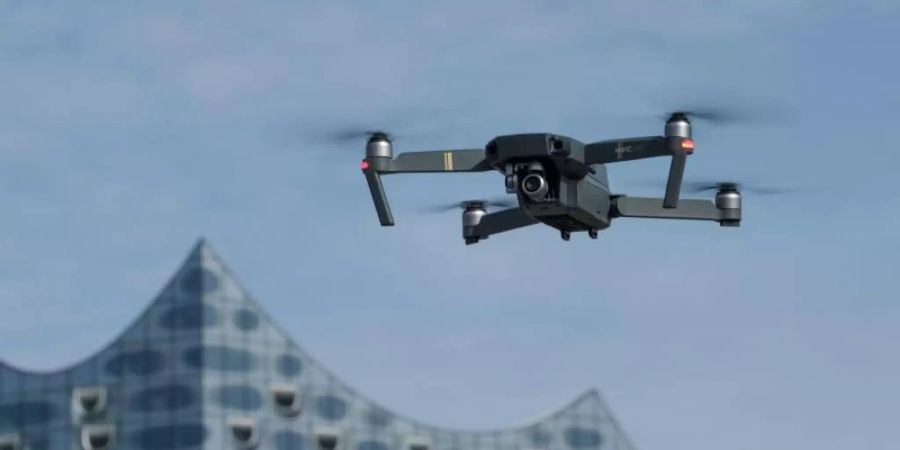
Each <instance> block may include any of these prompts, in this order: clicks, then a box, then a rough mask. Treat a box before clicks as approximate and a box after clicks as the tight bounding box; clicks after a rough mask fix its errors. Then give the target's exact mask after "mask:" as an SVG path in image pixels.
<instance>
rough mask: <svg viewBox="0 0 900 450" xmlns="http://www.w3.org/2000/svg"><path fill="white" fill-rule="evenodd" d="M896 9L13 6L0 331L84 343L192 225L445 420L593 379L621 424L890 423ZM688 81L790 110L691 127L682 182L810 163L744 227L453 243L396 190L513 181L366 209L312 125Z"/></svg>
mask: <svg viewBox="0 0 900 450" xmlns="http://www.w3.org/2000/svg"><path fill="white" fill-rule="evenodd" d="M898 21H900V8H898V7H897V6H895V2H893V1H889V0H883V1H857V2H827V3H826V2H815V1H811V0H785V1H774V0H765V1H734V2H719V1H701V0H690V1H679V2H673V1H669V2H663V1H651V0H638V1H630V2H603V3H600V2H581V1H571V2H558V1H556V2H549V1H537V0H523V1H517V2H513V1H510V0H498V1H494V2H490V3H487V2H477V1H471V0H463V1H453V2H442V1H433V2H412V1H396V2H391V3H389V4H380V5H377V6H376V5H371V4H368V3H365V2H333V1H330V2H325V1H292V2H282V1H266V2H252V3H248V2H237V1H229V0H219V1H216V2H206V1H198V2H191V3H189V4H187V2H168V1H154V2H139V1H132V2H96V3H93V4H92V5H91V6H85V5H84V4H75V3H73V2H61V1H53V0H41V1H8V2H4V3H3V4H2V6H0V207H2V209H0V211H2V212H0V308H2V310H3V311H4V313H3V314H2V315H0V342H2V343H3V345H2V346H0V358H2V359H4V360H5V361H8V362H11V363H14V364H17V365H21V366H24V367H28V368H34V369H53V368H56V367H60V366H62V365H66V364H69V363H72V362H74V361H76V360H78V359H80V358H82V357H83V356H86V355H88V354H90V353H92V352H93V351H95V350H96V349H98V348H99V347H101V346H102V345H104V344H105V343H106V342H107V341H109V340H110V339H112V338H113V337H114V336H115V335H116V334H117V333H118V332H119V331H120V330H121V329H122V328H123V327H124V325H125V324H126V323H127V322H128V321H129V320H131V319H132V318H133V317H134V316H135V315H136V314H138V313H139V311H140V310H141V309H142V307H143V306H144V305H145V304H146V303H147V302H148V301H150V299H151V298H152V297H153V295H154V294H155V292H156V291H157V290H158V289H159V288H160V287H161V286H162V284H163V283H164V282H165V280H166V278H167V277H168V276H169V275H170V274H171V272H172V271H173V270H174V269H175V268H176V266H177V264H178V263H179V262H180V260H181V258H182V257H183V256H184V255H185V253H186V252H187V251H188V249H189V248H190V246H191V245H192V244H193V243H194V241H195V240H196V239H197V238H198V237H200V236H205V237H206V238H208V240H209V241H210V242H211V243H212V245H213V246H214V247H215V248H216V249H217V250H218V252H219V253H220V254H221V255H222V256H223V257H224V258H225V260H226V261H228V262H229V263H230V265H231V267H232V269H233V270H234V271H235V272H236V273H237V274H238V275H239V276H240V277H241V281H242V282H243V283H244V284H245V285H246V287H247V288H248V289H249V290H250V291H251V292H252V293H253V294H254V295H255V296H256V297H258V298H259V300H260V301H261V302H262V304H263V305H264V306H265V307H267V308H268V310H269V311H270V312H271V313H272V315H273V316H275V317H278V318H280V323H281V325H282V326H283V327H284V328H285V329H286V330H287V331H288V332H290V333H291V334H292V335H293V336H294V337H295V338H297V340H298V341H299V342H300V343H301V344H302V345H303V346H304V347H305V348H306V349H307V350H309V351H310V352H311V353H312V354H313V355H316V356H317V357H318V358H319V359H321V360H322V361H323V362H324V363H325V364H326V365H327V366H328V367H329V368H331V369H332V370H334V371H335V372H336V373H338V374H341V375H343V376H344V378H346V379H347V380H348V382H350V383H351V384H352V385H354V386H356V387H358V388H359V389H360V390H361V391H364V392H366V393H368V394H370V395H371V396H372V397H373V398H374V399H376V400H378V401H380V402H382V403H384V404H386V405H389V406H391V407H393V408H394V409H396V410H398V411H400V412H403V413H405V414H409V415H413V416H416V417H420V418H422V419H425V420H428V421H430V422H433V423H436V424H440V425H446V426H458V427H475V428H484V427H493V426H503V425H509V424H514V423H518V422H520V421H521V420H524V419H527V418H529V417H532V416H534V415H537V414H539V413H541V412H543V411H544V410H546V409H547V408H550V407H553V406H555V405H558V404H560V403H562V402H564V401H566V400H569V399H571V398H572V397H574V396H575V395H577V394H578V393H580V392H581V391H582V390H583V389H586V388H588V387H591V386H597V387H598V388H600V390H601V391H602V392H603V393H604V395H605V397H606V398H607V400H608V401H609V403H610V404H611V406H612V408H613V409H614V412H615V413H616V414H617V416H618V417H619V419H620V421H621V422H622V424H623V426H624V427H625V429H626V430H627V431H628V432H629V434H630V435H631V437H632V438H633V440H634V441H635V442H636V443H637V444H638V446H639V447H640V448H642V449H660V448H666V449H671V450H680V449H721V448H731V449H753V448H762V447H764V448H767V449H772V450H780V449H785V450H787V449H798V448H817V449H821V450H824V449H841V448H848V447H853V448H866V449H868V450H882V449H888V448H891V449H893V448H894V447H895V446H896V442H897V441H898V440H900V431H898V427H897V426H896V423H895V422H896V421H895V420H893V417H896V405H897V404H898V402H900V389H898V388H897V385H896V380H897V379H900V360H898V358H897V355H898V353H897V350H896V343H897V342H898V339H900V306H898V301H897V298H898V290H900V289H898V287H897V284H896V273H897V270H896V255H897V253H898V250H900V239H898V238H897V235H896V233H897V231H896V230H897V229H898V225H900V200H898V196H897V195H896V194H895V189H896V188H897V187H898V184H900V183H898V182H897V177H896V167H897V165H898V163H900V156H898V153H897V152H896V149H895V148H894V147H895V142H896V140H895V134H896V127H897V123H898V121H900V87H898V85H897V80H898V79H900V63H898V60H897V58H896V43H897V42H900V28H898V27H897V26H896V24H897V23H900V22H898ZM696 99H702V100H707V101H710V102H722V103H738V104H758V105H778V106H779V107H781V108H782V109H781V110H782V111H788V112H789V114H787V116H788V117H786V118H785V119H784V120H779V121H774V122H773V123H768V124H748V125H746V126H740V127H738V126H733V127H715V128H712V127H708V126H707V127H704V126H703V125H702V124H698V126H697V127H696V129H695V131H696V136H695V137H696V139H697V142H698V148H697V151H696V153H695V154H694V155H693V156H692V157H691V159H690V161H689V163H688V177H693V178H705V177H712V178H730V177H738V178H744V179H750V180H754V181H757V182H759V183H769V184H773V185H787V186H794V185H801V186H811V187H815V188H816V190H815V191H813V192H810V193H804V194H797V195H793V196H783V197H768V198H754V197H752V196H750V195H748V196H746V197H745V209H744V217H745V220H744V225H743V227H742V228H739V229H721V228H719V227H717V226H715V225H710V224H705V223H677V222H676V223H671V222H663V221H637V220H635V221H626V220H621V221H619V222H617V223H616V224H615V225H614V227H613V228H612V229H610V230H608V231H606V232H604V233H603V234H601V237H600V239H598V240H596V241H590V240H587V239H586V238H585V237H584V236H577V237H575V238H573V240H572V241H571V242H568V243H565V242H563V241H561V240H560V239H559V237H558V234H557V233H555V232H553V231H552V230H550V229H547V228H541V227H532V228H529V229H526V230H520V231H516V232H512V233H509V234H506V235H500V236H497V237H495V238H492V239H491V240H489V241H486V242H484V243H483V244H479V245H477V246H469V247H466V246H464V245H462V239H461V237H460V233H461V232H460V223H459V217H457V216H456V214H453V213H450V214H447V215H445V216H427V215H421V214H418V213H417V212H416V209H417V208H419V207H421V206H423V205H427V204H429V203H431V202H433V201H447V202H449V201H456V200H461V199H466V198H478V197H482V196H486V195H492V194H501V193H502V192H503V191H502V189H503V187H502V178H500V177H498V176H491V175H489V174H478V175H460V176H453V177H436V176H430V177H429V176H407V177H393V178H390V179H388V180H387V189H388V190H389V194H390V197H391V202H392V205H393V207H394V210H395V217H396V219H397V222H398V225H397V226H396V227H394V228H392V229H383V228H380V227H379V226H378V223H377V218H376V216H375V213H374V210H373V208H372V205H371V200H370V198H369V194H368V192H367V191H366V188H365V184H364V181H363V178H362V176H361V175H360V173H359V171H358V165H357V164H358V160H359V158H360V157H361V155H362V148H361V147H360V148H359V149H356V148H349V149H348V148H337V147H334V146H328V145H324V144H322V142H321V141H320V140H317V139H316V136H318V133H321V132H322V130H323V129H324V128H325V127H328V126H335V125H341V124H347V123H350V124H361V125H366V126H389V127H395V128H400V129H401V131H402V130H411V131H416V132H419V134H417V137H415V138H411V139H408V140H406V141H398V143H397V150H398V151H404V150H417V149H422V150H424V149H436V148H441V147H444V146H447V147H451V148H452V147H472V146H481V145H483V144H484V143H486V142H487V141H488V140H489V139H490V138H491V137H493V136H494V135H497V134H503V133H512V132H530V131H538V130H542V131H549V132H558V133H563V134H568V135H571V136H573V137H575V138H578V139H581V140H583V141H590V140H594V139H607V138H613V137H626V136H633V135H647V134H658V133H660V132H661V131H662V124H661V123H659V122H658V121H655V120H653V119H647V118H646V117H645V116H646V115H647V114H650V113H658V112H660V110H661V109H665V108H668V107H673V106H677V104H678V103H679V102H685V101H692V100H696ZM666 169H667V162H666V161H665V160H658V161H644V162H640V163H627V164H623V165H622V166H620V167H611V168H610V177H611V180H612V183H613V186H614V188H615V190H617V191H619V192H627V193H631V194H634V195H658V194H660V192H656V191H657V190H654V189H648V188H647V187H646V186H644V185H642V184H641V183H640V181H643V180H646V179H647V178H659V179H662V178H663V177H664V176H665V174H666ZM529 263H530V264H532V265H529Z"/></svg>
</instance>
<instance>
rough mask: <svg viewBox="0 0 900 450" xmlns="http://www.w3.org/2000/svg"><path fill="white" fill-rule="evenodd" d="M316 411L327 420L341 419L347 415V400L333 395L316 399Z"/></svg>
mask: <svg viewBox="0 0 900 450" xmlns="http://www.w3.org/2000/svg"><path fill="white" fill-rule="evenodd" d="M316 412H317V413H318V414H319V416H320V417H322V418H323V419H326V420H341V419H343V418H344V416H345V415H347V402H345V401H343V400H341V399H340V398H337V397H335V396H333V395H326V396H322V397H319V398H317V399H316Z"/></svg>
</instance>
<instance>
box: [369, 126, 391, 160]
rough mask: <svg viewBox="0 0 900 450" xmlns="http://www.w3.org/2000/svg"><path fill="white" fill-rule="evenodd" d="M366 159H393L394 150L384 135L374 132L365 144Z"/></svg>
mask: <svg viewBox="0 0 900 450" xmlns="http://www.w3.org/2000/svg"><path fill="white" fill-rule="evenodd" d="M366 157H367V158H393V157H394V150H393V147H392V146H391V141H390V139H389V138H388V136H387V135H386V134H384V133H380V132H375V133H372V136H371V137H370V138H369V141H368V142H367V143H366Z"/></svg>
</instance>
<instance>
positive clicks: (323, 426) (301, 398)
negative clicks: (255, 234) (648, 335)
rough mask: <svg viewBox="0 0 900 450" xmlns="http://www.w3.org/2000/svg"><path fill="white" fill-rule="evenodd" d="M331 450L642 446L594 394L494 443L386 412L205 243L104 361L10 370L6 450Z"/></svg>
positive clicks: (4, 414) (0, 409)
mask: <svg viewBox="0 0 900 450" xmlns="http://www.w3.org/2000/svg"><path fill="white" fill-rule="evenodd" d="M6 345H9V344H8V343H5V345H2V346H0V349H2V348H3V347H5V346H6ZM473 407H477V405H473ZM323 448H324V449H345V450H388V449H409V450H426V449H427V450H432V449H433V450H482V449H484V450H487V449H497V450H500V449H509V450H513V449H516V450H525V449H535V450H537V449H543V450H554V449H555V450H566V449H573V450H578V449H584V450H598V449H599V450H606V449H609V450H619V449H621V450H626V449H631V448H632V447H631V445H630V443H629V442H628V440H627V438H626V436H625V435H624V433H623V432H622V430H621V429H620V428H619V427H618V425H617V424H616V421H615V419H614V418H613V417H612V415H611V413H610V411H609V409H608V408H607V407H606V405H605V404H604V403H603V401H602V399H601V398H600V395H599V394H598V393H597V392H596V391H594V390H591V391H588V392H586V393H584V394H582V395H581V396H579V397H578V398H576V399H575V400H574V401H572V402H571V403H570V404H568V405H567V406H565V407H563V408H561V409H560V410H558V411H555V412H553V413H552V414H549V415H547V416H546V417H544V418H542V419H540V420H537V421H535V422H533V423H530V424H528V425H525V426H521V427H515V428H507V429H498V430H494V431H478V432H466V431H458V430H450V429H444V428H440V427H436V426H431V425H427V424H423V423H421V422H418V421H416V420H413V419H410V418H407V417H403V416H401V415H398V414H396V413H394V412H392V411H389V410H387V409H385V408H382V407H380V406H379V405H377V404H375V403H374V402H372V401H370V400H368V399H367V398H365V397H363V396H362V395H361V394H359V393H357V392H356V391H354V390H353V389H352V388H350V387H348V386H347V385H345V384H344V383H342V382H341V381H340V380H339V379H338V378H337V377H336V376H335V375H332V374H331V373H330V372H328V371H327V370H326V369H324V368H323V367H322V366H321V365H319V364H318V363H317V362H316V361H315V360H313V359H312V358H310V357H309V355H307V354H306V353H305V352H304V350H303V349H302V348H300V347H299V346H297V345H296V344H295V343H294V342H293V341H292V340H291V339H290V338H289V337H288V336H287V335H286V334H285V333H284V332H283V331H282V330H281V329H280V328H279V327H278V326H276V324H275V323H274V321H272V320H271V318H269V317H268V316H267V315H266V314H265V313H264V312H263V311H262V309H261V308H260V307H259V304H258V303H257V302H256V301H255V300H253V299H252V298H251V297H250V296H249V294H247V292H246V291H245V290H244V289H243V288H241V286H239V285H238V283H237V282H236V281H235V278H234V277H233V276H232V275H231V273H230V272H229V270H228V268H226V266H225V265H224V264H223V263H222V261H221V260H220V259H219V258H218V257H217V256H216V254H215V253H214V252H213V250H212V249H211V248H210V247H209V246H208V245H207V244H205V243H204V242H203V241H201V242H199V243H198V244H197V245H196V246H195V248H194V249H193V250H192V251H191V253H190V255H189V256H188V257H187V260H186V261H185V262H184V263H183V265H182V266H181V268H180V269H178V271H177V272H176V273H175V275H174V276H173V277H172V278H171V280H170V281H169V282H168V284H167V285H166V286H165V288H164V289H163V290H162V291H161V292H160V293H159V295H158V296H157V298H156V300H154V301H153V302H152V303H151V304H150V306H149V307H148V308H147V309H146V310H145V311H144V313H143V314H141V316H140V317H139V318H138V319H137V320H136V321H135V322H134V323H132V324H131V325H130V326H129V327H128V328H127V329H126V330H125V331H124V333H122V334H121V335H120V336H119V337H118V338H117V339H116V340H115V341H114V342H113V343H112V344H110V345H108V346H107V347H106V348H104V349H102V350H101V351H99V352H98V353H97V354H95V355H93V356H91V357H90V358H88V359H86V360H84V361H82V362H80V363H78V364H76V365H74V366H72V367H69V368H66V369H63V370H60V371H56V372H48V373H34V372H27V371H23V370H19V369H16V368H13V367H10V366H9V365H6V364H3V363H2V362H0V450H14V449H15V450H25V449H28V450H70V449H96V450H99V449H121V450H126V449H128V450H132V449H133V450H165V449H195V450H200V449H204V450H205V449H216V450H230V449H275V450H289V449H297V450H299V449H310V450H312V449H323Z"/></svg>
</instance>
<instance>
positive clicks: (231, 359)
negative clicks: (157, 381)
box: [184, 345, 256, 372]
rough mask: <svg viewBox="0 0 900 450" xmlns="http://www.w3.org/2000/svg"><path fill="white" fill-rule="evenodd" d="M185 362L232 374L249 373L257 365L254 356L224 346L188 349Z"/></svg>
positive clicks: (197, 366)
mask: <svg viewBox="0 0 900 450" xmlns="http://www.w3.org/2000/svg"><path fill="white" fill-rule="evenodd" d="M184 361H185V363H186V364H187V365H189V366H191V367H196V368H204V369H209V370H219V371H230V372H242V371H248V370H250V369H252V368H253V367H254V366H255V365H256V358H255V357H254V355H253V354H251V353H249V352H247V351H246V350H241V349H239V348H234V347H228V346H223V345H207V346H202V347H194V348H191V349H188V350H187V351H186V352H185V354H184Z"/></svg>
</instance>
